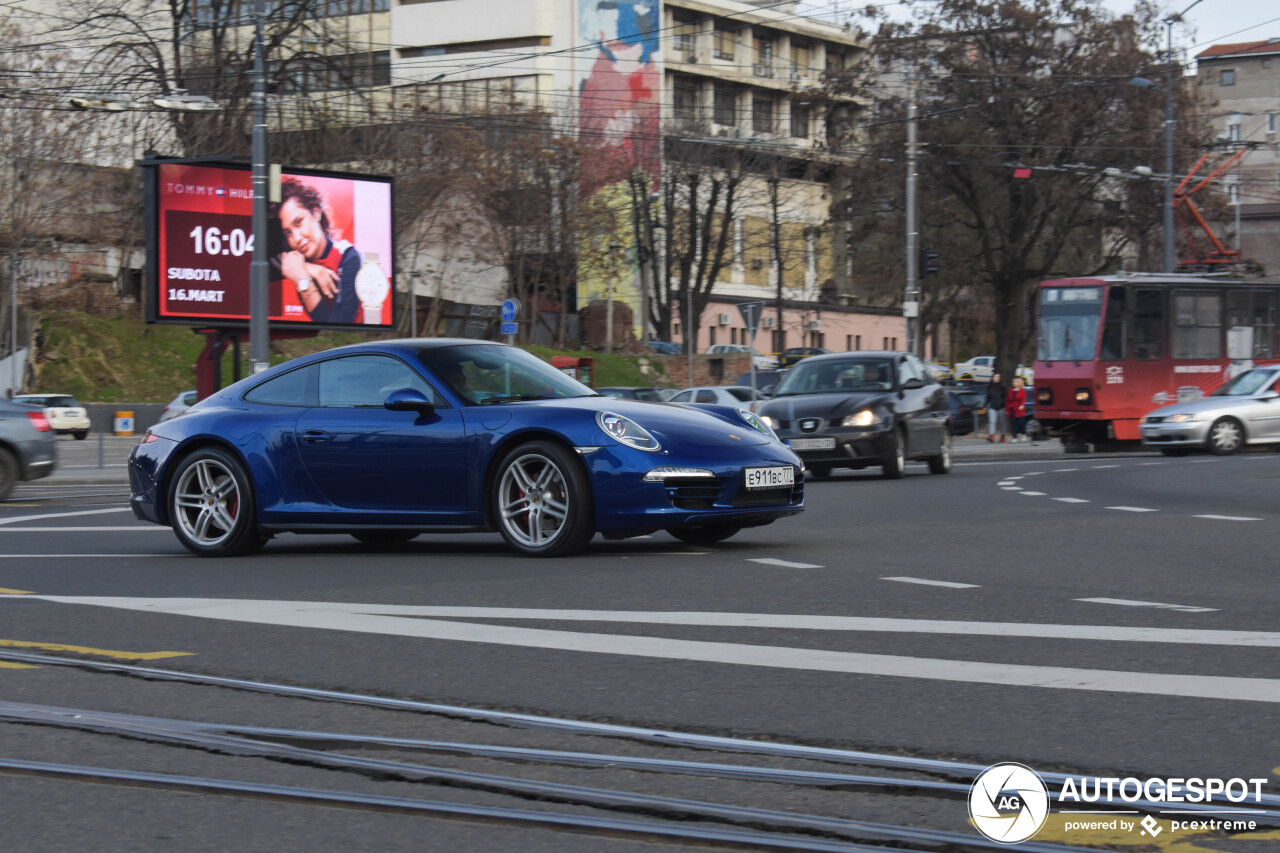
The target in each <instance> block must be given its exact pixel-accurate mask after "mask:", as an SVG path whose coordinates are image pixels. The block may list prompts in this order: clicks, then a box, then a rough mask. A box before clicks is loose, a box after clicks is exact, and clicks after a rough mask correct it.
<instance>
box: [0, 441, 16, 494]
mask: <svg viewBox="0 0 1280 853" xmlns="http://www.w3.org/2000/svg"><path fill="white" fill-rule="evenodd" d="M17 482H18V460H17V459H14V458H13V454H12V453H10V452H9V451H7V450H5V449H4V448H3V447H0V501H2V500H4V499H5V498H7V497H9V493H10V492H12V491H13V487H14V485H15V484H16V483H17Z"/></svg>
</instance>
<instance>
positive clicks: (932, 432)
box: [757, 351, 951, 479]
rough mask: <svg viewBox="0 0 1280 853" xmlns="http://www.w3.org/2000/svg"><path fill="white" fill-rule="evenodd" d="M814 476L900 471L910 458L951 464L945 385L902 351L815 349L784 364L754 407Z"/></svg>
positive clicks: (936, 467) (937, 466)
mask: <svg viewBox="0 0 1280 853" xmlns="http://www.w3.org/2000/svg"><path fill="white" fill-rule="evenodd" d="M757 414H759V415H760V416H761V417H762V418H763V419H764V421H765V423H767V424H769V426H771V427H773V429H774V431H775V432H777V434H778V437H779V438H781V439H782V441H783V442H784V443H785V444H787V445H788V446H789V447H790V448H791V449H792V450H793V451H795V453H796V455H798V456H799V457H800V458H801V459H802V460H804V463H805V467H806V468H807V469H808V470H809V472H810V473H811V474H812V475H813V476H815V477H819V478H821V477H825V476H827V475H828V474H830V473H831V470H832V469H833V468H854V469H858V468H866V467H867V466H868V465H879V466H881V467H882V468H883V469H884V476H885V477H888V478H890V479H897V478H899V477H901V476H902V475H903V474H904V473H905V471H906V463H907V461H908V460H913V459H914V460H920V461H922V462H927V463H928V464H929V470H930V471H932V472H933V473H935V474H946V473H947V472H948V471H950V470H951V411H950V407H949V405H948V402H947V392H946V389H944V388H943V387H942V386H941V385H940V384H938V381H937V380H936V379H935V378H934V377H933V375H932V374H931V373H930V372H929V371H928V370H927V369H926V368H925V366H924V364H923V363H922V362H921V361H920V359H918V358H916V357H915V356H914V355H912V354H910V353H905V352H864V351H860V352H848V353H831V354H829V355H815V356H811V357H809V358H806V359H804V360H803V361H801V362H800V363H799V364H797V365H796V366H795V367H793V368H791V369H790V370H789V371H787V375H786V377H785V378H784V379H783V380H782V382H781V384H779V385H778V387H777V388H776V389H774V393H773V397H772V399H770V400H769V401H768V402H766V403H765V404H764V405H763V406H761V407H760V408H759V409H757Z"/></svg>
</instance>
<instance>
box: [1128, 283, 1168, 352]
mask: <svg viewBox="0 0 1280 853" xmlns="http://www.w3.org/2000/svg"><path fill="white" fill-rule="evenodd" d="M1129 345H1130V347H1131V348H1132V352H1133V357H1134V358H1135V359H1138V360H1139V361H1159V360H1160V359H1162V358H1164V293H1163V292H1161V291H1159V290H1139V291H1138V292H1137V293H1135V294H1134V297H1133V334H1132V335H1130V338H1129Z"/></svg>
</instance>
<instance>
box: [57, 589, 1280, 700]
mask: <svg viewBox="0 0 1280 853" xmlns="http://www.w3.org/2000/svg"><path fill="white" fill-rule="evenodd" d="M40 598H41V599H44V600H47V601H56V602H61V603H66V604H84V605H96V606H104V607H114V608H119V609H126V610H137V611H145V612H153V613H171V614H174V615H186V616H194V617H200V618H206V619H221V620H227V621H233V622H251V623H256V624H269V625H282V626H289V627H295V628H313V629H321V630H338V631H356V632H360V633H367V634H379V635H394V636H407V637H418V638H421V639H435V640H447V641H455V642H467V643H486V644H493V645H503V646H519V647H526V648H539V649H554V650H558V651H566V652H579V653H590V654H612V655H624V656H630V657H644V658H659V659H668V660H686V661H698V662H704V663H719V664H734V665H741V666H758V667H770V668H777V669H794V670H807V671H818V672H840V673H846V674H857V675H881V676H892V677H897V678H919V679H927V680H935V681H953V682H965V683H977V684H994V685H1003V686H1012V687H1047V688H1054V689H1063V690H1086V691H1103V692H1112V693H1131V694H1142V695H1157V696H1184V697H1194V698H1204V699H1219V700H1228V701H1232V700H1237V701H1252V702H1268V703H1274V704H1280V679H1269V678H1240V677H1233V676H1213V675H1191V674H1171V673H1149V672H1126V671H1120V670H1096V669H1080V668H1069V667H1055V666H1030V665H1026V664H1010V663H987V662H983V661H968V660H944V659H937V658H920V657H910V656H905V655H881V654H866V653H860V652H839V651H828V650H825V649H804V648H788V647H781V646H764V645H758V644H738V643H720V642H707V641H702V640H673V639H667V638H663V637H648V636H642V635H635V634H626V635H613V634H594V633H577V632H570V631H556V630H545V629H540V628H513V627H508V626H504V625H489V624H479V623H474V622H451V621H439V620H434V619H423V618H420V617H421V616H424V615H434V613H433V612H432V611H440V610H449V611H452V613H453V615H464V614H467V613H470V614H472V615H476V614H478V613H480V612H486V613H487V615H489V616H497V615H499V614H498V613H496V612H494V611H499V610H501V612H502V615H504V616H505V617H506V618H521V619H528V618H530V614H536V613H540V612H541V613H544V614H546V613H549V612H550V613H555V612H556V611H526V610H519V609H510V610H506V609H499V608H427V607H412V606H408V605H399V606H394V605H393V606H387V605H359V604H344V603H339V602H299V601H253V600H247V599H221V600H220V599H161V598H154V599H142V598H108V597H77V596H43V595H42V596H40ZM565 612H574V611H559V612H558V613H559V614H560V615H559V616H556V617H552V616H545V615H544V616H543V617H542V618H563V614H564V613H565ZM577 613H578V614H579V617H578V618H585V617H584V616H582V615H581V614H582V613H584V611H577ZM587 613H590V615H591V616H592V617H593V618H595V619H597V620H599V619H600V616H601V615H602V614H601V613H600V612H589V611H588V612H587ZM604 613H605V614H609V613H610V611H605V612H604ZM384 614H400V615H401V616H402V615H409V614H411V615H413V616H415V617H418V618H407V619H406V618H400V616H393V615H384ZM618 615H619V614H616V613H612V616H613V617H615V619H616V617H617V616H618ZM623 615H624V616H625V617H626V620H627V621H632V622H636V621H639V622H648V621H652V620H650V619H648V618H644V617H645V614H634V613H632V614H623ZM672 615H673V614H658V616H659V617H660V618H661V617H664V616H665V617H668V618H667V619H665V620H663V621H664V622H665V623H666V624H718V623H716V622H715V621H714V620H715V619H716V618H720V619H725V618H732V619H734V620H735V624H742V625H743V626H744V627H757V628H758V627H765V626H767V625H768V623H769V620H771V619H779V618H781V619H785V620H796V619H804V620H811V619H812V620H831V619H837V620H840V619H842V617H795V616H790V617H776V616H770V615H768V614H732V613H729V614H674V615H677V616H679V615H683V616H685V617H686V620H687V619H688V617H695V618H696V619H697V620H698V621H684V622H678V623H677V622H675V621H674V620H671V619H670V618H669V617H671V616H672ZM849 618H851V617H843V619H844V620H847V619H849ZM707 619H711V620H713V621H711V622H707V621H705V620H707ZM746 619H749V620H750V621H743V620H746ZM858 621H859V622H864V623H867V622H885V623H900V622H903V621H911V620H866V619H860V620H858ZM952 624H954V625H966V624H968V623H952ZM1005 627H1006V629H1008V630H1012V631H1019V630H1023V631H1025V630H1037V629H1039V630H1044V629H1052V630H1058V631H1061V630H1069V631H1072V632H1079V633H1078V634H1077V636H1079V637H1080V638H1082V639H1084V638H1088V639H1094V640H1097V639H1105V638H1106V637H1107V635H1108V634H1110V633H1113V632H1120V633H1118V634H1116V636H1121V637H1126V636H1127V637H1128V638H1129V639H1134V640H1136V639H1138V637H1140V636H1153V637H1154V636H1168V637H1175V636H1176V637H1179V638H1180V639H1177V640H1169V641H1171V642H1197V641H1196V640H1193V639H1190V638H1191V637H1194V636H1204V637H1210V636H1219V635H1223V634H1225V633H1229V634H1238V635H1246V637H1244V638H1243V639H1244V642H1243V643H1239V642H1232V643H1230V644H1232V645H1236V644H1245V645H1275V646H1280V635H1275V634H1271V635H1269V636H1268V637H1266V638H1265V642H1258V641H1259V640H1263V639H1264V638H1263V637H1262V636H1261V635H1258V634H1247V632H1211V631H1194V632H1190V631H1178V632H1162V629H1132V628H1127V629H1126V628H1109V627H1108V626H1044V625H1041V626H1037V625H1017V624H1016V623H1015V624H1012V625H1008V626H1005ZM862 630H873V629H871V628H863V629H862ZM900 630H901V629H900ZM1135 631H1137V632H1138V633H1130V632H1135ZM957 632H960V633H967V631H955V630H953V631H950V632H949V633H957ZM986 632H987V631H985V630H984V631H979V632H978V633H986ZM1223 642H1224V640H1222V639H1220V640H1219V643H1218V644H1222V643H1223Z"/></svg>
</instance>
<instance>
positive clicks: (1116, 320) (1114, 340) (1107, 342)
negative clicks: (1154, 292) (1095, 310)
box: [1098, 285, 1125, 361]
mask: <svg viewBox="0 0 1280 853" xmlns="http://www.w3.org/2000/svg"><path fill="white" fill-rule="evenodd" d="M1124 303H1125V288H1124V287H1122V286H1120V285H1112V287H1111V289H1110V290H1108V291H1107V310H1106V313H1105V314H1104V315H1103V320H1102V347H1101V348H1100V349H1099V350H1098V358H1099V359H1101V360H1102V361H1120V360H1121V359H1123V358H1124Z"/></svg>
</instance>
